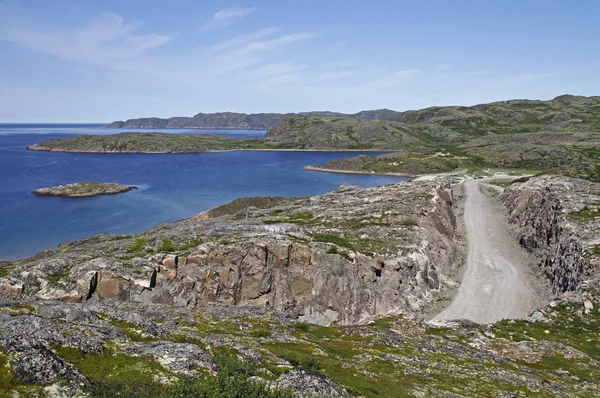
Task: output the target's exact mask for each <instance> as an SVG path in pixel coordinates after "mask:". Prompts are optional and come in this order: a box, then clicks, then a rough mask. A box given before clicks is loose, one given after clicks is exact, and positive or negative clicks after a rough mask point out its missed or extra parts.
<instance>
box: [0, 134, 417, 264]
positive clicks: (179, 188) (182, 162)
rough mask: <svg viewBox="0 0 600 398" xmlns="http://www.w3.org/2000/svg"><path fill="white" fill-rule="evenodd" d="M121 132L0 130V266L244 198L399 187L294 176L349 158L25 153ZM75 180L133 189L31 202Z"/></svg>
mask: <svg viewBox="0 0 600 398" xmlns="http://www.w3.org/2000/svg"><path fill="white" fill-rule="evenodd" d="M120 131H122V130H119V129H102V128H101V127H100V126H98V125H95V126H94V125H92V127H91V128H90V127H89V126H88V125H77V126H74V125H52V126H49V125H29V126H26V125H10V126H9V125H0V260H15V259H20V258H24V257H27V256H30V255H32V254H34V253H36V252H38V251H40V250H43V249H48V248H52V247H56V246H57V245H58V244H60V243H61V242H64V241H68V240H74V239H80V238H83V237H86V236H90V235H94V234H98V233H101V232H108V233H114V234H124V233H128V234H129V233H135V232H140V231H143V230H145V229H148V228H150V227H152V226H154V225H157V224H160V223H165V222H173V221H175V220H178V219H182V218H186V217H190V216H192V215H194V214H197V213H200V212H202V211H204V210H208V209H211V208H213V207H215V206H218V205H220V204H224V203H227V202H230V201H232V200H233V199H236V198H238V197H243V196H257V195H277V196H288V197H289V196H306V195H314V194H319V193H324V192H327V191H330V190H333V189H335V188H336V187H338V186H339V185H341V184H354V185H358V186H360V187H370V186H376V185H383V184H390V183H394V182H399V181H405V180H406V178H402V177H394V176H375V175H352V174H332V173H319V172H314V171H308V170H303V169H302V167H303V166H306V165H312V164H319V163H323V162H327V161H329V160H332V159H336V158H342V157H352V156H357V155H358V154H359V153H357V152H352V153H343V152H342V153H341V152H276V151H239V152H215V153H199V154H177V155H168V154H152V155H144V154H111V155H106V154H79V153H77V154H76V153H55V152H36V151H27V150H26V149H25V148H26V147H27V146H28V145H32V144H34V143H36V142H40V141H43V140H46V139H50V138H63V137H69V136H72V135H73V134H90V133H92V134H110V133H116V132H120ZM127 131H131V129H127ZM146 131H148V130H146ZM152 131H154V130H152ZM157 131H166V132H176V133H216V134H222V135H227V136H234V137H260V136H262V135H263V134H264V131H246V130H217V131H215V130H176V131H173V130H157ZM364 154H369V152H364ZM83 181H96V182H117V183H121V184H126V185H135V186H138V187H139V188H140V189H138V190H134V191H131V192H127V193H124V194H119V195H110V196H99V197H93V198H78V199H69V198H55V197H37V196H34V195H32V194H31V191H33V190H35V189H38V188H42V187H51V186H56V185H62V184H67V183H73V182H83Z"/></svg>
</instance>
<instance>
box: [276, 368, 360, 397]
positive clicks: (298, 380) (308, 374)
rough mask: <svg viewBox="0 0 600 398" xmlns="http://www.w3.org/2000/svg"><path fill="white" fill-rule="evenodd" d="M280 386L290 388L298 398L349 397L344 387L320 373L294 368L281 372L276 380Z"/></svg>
mask: <svg viewBox="0 0 600 398" xmlns="http://www.w3.org/2000/svg"><path fill="white" fill-rule="evenodd" d="M277 385H278V386H279V387H282V388H289V389H292V390H293V391H294V393H295V395H296V396H297V397H299V398H312V397H321V398H350V394H348V391H346V389H345V388H344V387H343V386H341V385H339V384H338V383H336V382H335V381H333V380H331V379H330V378H328V377H325V376H323V375H322V374H320V373H317V372H312V371H310V370H306V369H298V368H295V369H293V370H290V371H288V372H285V373H283V374H282V375H281V376H280V377H279V379H278V380H277Z"/></svg>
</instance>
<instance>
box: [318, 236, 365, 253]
mask: <svg viewBox="0 0 600 398" xmlns="http://www.w3.org/2000/svg"><path fill="white" fill-rule="evenodd" d="M311 237H312V239H313V240H314V241H315V242H323V243H333V244H334V245H337V246H340V247H345V248H348V249H350V250H355V249H354V244H352V242H350V241H349V240H348V239H346V238H344V237H343V236H339V235H333V234H313V235H311Z"/></svg>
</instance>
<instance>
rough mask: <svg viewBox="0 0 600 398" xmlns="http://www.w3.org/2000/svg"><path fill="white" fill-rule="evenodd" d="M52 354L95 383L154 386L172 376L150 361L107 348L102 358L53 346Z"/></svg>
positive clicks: (150, 359)
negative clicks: (161, 378) (156, 382)
mask: <svg viewBox="0 0 600 398" xmlns="http://www.w3.org/2000/svg"><path fill="white" fill-rule="evenodd" d="M53 350H54V351H55V352H56V353H57V354H58V355H60V356H61V357H62V358H64V359H65V360H66V361H68V362H70V363H72V364H73V365H75V367H76V368H77V369H79V371H80V372H81V373H83V374H84V375H85V376H86V377H87V378H88V379H89V380H90V381H91V382H93V383H118V384H121V383H128V384H132V385H146V384H148V383H152V382H154V380H155V378H156V376H159V375H161V374H162V375H167V376H169V375H171V374H170V372H169V371H167V370H166V369H165V368H163V367H162V366H161V365H160V364H159V363H158V362H156V361H155V360H154V359H152V358H151V357H139V356H131V355H125V354H123V353H120V352H119V351H118V350H116V349H113V348H105V350H104V352H102V353H99V354H98V353H83V352H82V351H80V350H79V349H77V348H73V347H65V346H54V347H53Z"/></svg>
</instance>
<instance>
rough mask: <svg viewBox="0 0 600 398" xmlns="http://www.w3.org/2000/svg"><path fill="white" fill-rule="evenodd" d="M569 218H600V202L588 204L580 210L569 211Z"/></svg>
mask: <svg viewBox="0 0 600 398" xmlns="http://www.w3.org/2000/svg"><path fill="white" fill-rule="evenodd" d="M569 218H570V219H572V220H575V221H579V222H591V221H595V220H597V219H598V218H600V203H594V204H590V205H586V206H585V207H584V208H583V209H581V210H579V211H574V212H571V213H569Z"/></svg>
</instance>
